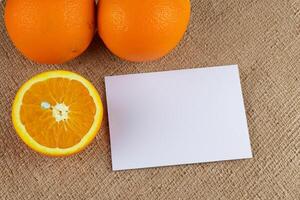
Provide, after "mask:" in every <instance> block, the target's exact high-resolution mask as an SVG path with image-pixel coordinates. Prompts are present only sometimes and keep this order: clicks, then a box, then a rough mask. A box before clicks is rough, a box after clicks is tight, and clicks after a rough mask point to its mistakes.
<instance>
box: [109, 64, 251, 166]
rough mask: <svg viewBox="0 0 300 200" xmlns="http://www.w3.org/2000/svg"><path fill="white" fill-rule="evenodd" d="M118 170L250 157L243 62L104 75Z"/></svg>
mask: <svg viewBox="0 0 300 200" xmlns="http://www.w3.org/2000/svg"><path fill="white" fill-rule="evenodd" d="M105 85H106V95H107V105H108V119H109V130H110V140H111V154H112V168H113V170H124V169H135V168H145V167H157V166H168V165H179V164H188V163H202V162H211V161H221V160H232V159H244V158H251V157H252V152H251V146H250V140H249V134H248V128H247V119H246V114H245V109H244V103H243V96H242V91H241V84H240V79H239V71H238V66H236V65H230V66H221V67H209V68H198V69H187V70H177V71H167V72H155V73H142V74H131V75H121V76H109V77H106V78H105Z"/></svg>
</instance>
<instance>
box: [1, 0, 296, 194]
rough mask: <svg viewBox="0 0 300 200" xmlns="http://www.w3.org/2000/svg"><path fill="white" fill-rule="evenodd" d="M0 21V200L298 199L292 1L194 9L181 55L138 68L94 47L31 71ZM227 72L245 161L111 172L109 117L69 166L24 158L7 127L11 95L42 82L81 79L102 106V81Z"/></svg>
mask: <svg viewBox="0 0 300 200" xmlns="http://www.w3.org/2000/svg"><path fill="white" fill-rule="evenodd" d="M0 12H1V21H0V23H1V24H0V26H1V30H0V31H1V36H0V39H1V43H0V44H1V45H0V47H1V48H0V70H1V72H0V98H1V101H0V124H1V126H0V128H1V129H0V131H1V132H0V198H1V199H19V200H21V199H122V200H126V199H130V200H132V199H172V200H173V199H237V200H243V199H257V200H258V199H260V200H264V199H271V200H275V199H291V200H296V199H300V154H299V151H300V1H299V0H288V1H287V0H277V1H276V0H261V1H257V0H242V1H238V0H237V1H233V0H223V1H218V0H201V1H197V0H194V1H192V16H191V23H190V26H189V29H188V32H187V33H186V35H185V37H184V39H183V41H182V42H181V43H180V45H179V46H178V47H177V48H176V49H175V50H174V51H173V52H172V53H171V54H169V55H168V56H166V57H164V58H163V59H161V60H158V61H155V62H151V63H140V64H136V63H129V62H125V61H122V60H119V59H118V58H116V57H115V56H113V55H112V54H111V53H110V52H109V51H108V50H107V49H105V48H104V46H103V44H102V42H101V41H100V39H99V38H98V37H95V40H94V41H93V43H92V44H91V46H90V47H89V49H88V50H87V51H86V52H85V53H84V54H83V55H82V56H80V57H79V58H77V59H75V60H73V61H71V62H69V63H67V64H64V65H38V64H36V63H33V62H31V61H29V60H27V59H25V58H24V57H22V56H21V55H20V53H19V52H18V51H17V50H16V49H15V48H14V47H13V45H12V43H11V42H10V40H9V38H8V37H7V33H6V30H5V26H4V22H3V3H1V10H0ZM233 63H237V64H238V65H239V67H240V72H241V81H242V87H243V92H244V98H245V106H246V110H247V117H248V123H249V129H250V137H251V142H252V148H253V153H254V158H253V159H250V160H240V161H228V162H218V163H208V164H195V165H185V166H176V167H164V168H153V169H143V170H131V171H121V172H112V170H111V158H110V146H109V136H108V134H109V133H108V124H107V117H106V116H105V119H104V123H103V126H102V129H101V131H100V133H99V135H98V136H97V137H96V139H95V140H94V142H93V143H92V144H91V145H90V146H89V147H88V148H87V149H86V150H85V151H83V152H82V153H80V154H77V155H75V156H72V157H68V158H48V157H44V156H41V155H39V154H37V153H35V152H33V151H31V150H29V149H28V148H27V147H26V146H25V145H24V144H23V143H22V142H21V140H20V139H19V138H18V137H17V135H16V133H15V131H14V130H13V127H12V123H11V118H10V112H11V104H12V100H13V98H14V96H15V94H16V91H17V89H18V88H19V87H20V86H21V84H22V83H24V82H25V81H26V80H28V79H29V78H30V77H32V76H33V75H35V74H37V73H39V72H44V71H47V70H53V69H66V70H72V71H75V72H78V73H80V74H82V75H83V76H85V77H87V78H88V79H89V80H91V82H92V83H93V84H94V85H95V86H96V88H97V89H98V90H99V91H100V93H101V96H102V98H103V100H104V103H106V102H105V93H104V81H103V78H104V76H107V75H115V74H128V73H140V72H150V71H162V70H172V69H183V68H191V67H202V66H213V65H222V64H233ZM154 148H155V147H154ZM158 156H159V155H158Z"/></svg>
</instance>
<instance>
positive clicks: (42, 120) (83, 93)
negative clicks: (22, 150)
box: [12, 71, 103, 156]
mask: <svg viewBox="0 0 300 200" xmlns="http://www.w3.org/2000/svg"><path fill="white" fill-rule="evenodd" d="M102 118H103V106H102V102H101V99H100V96H99V94H98V92H97V90H96V89H95V87H94V86H93V85H92V84H91V83H90V82H89V81H88V80H86V79H85V78H83V77H82V76H80V75H78V74H76V73H73V72H69V71H50V72H45V73H42V74H39V75H37V76H35V77H33V78H32V79H30V80H29V81H27V82H26V83H25V84H24V85H23V86H22V87H21V88H20V90H19V91H18V92H17V95H16V97H15V100H14V103H13V108H12V120H13V124H14V127H15V129H16V132H17V133H18V135H19V136H20V137H21V139H22V140H23V141H24V142H25V143H26V144H27V145H28V146H29V147H30V148H32V149H33V150H35V151H37V152H40V153H42V154H46V155H50V156H65V155H70V154H73V153H76V152H79V151H81V150H82V149H84V148H85V147H86V146H87V145H88V144H89V143H90V142H91V141H92V140H93V139H94V137H95V136H96V134H97V132H98V130H99V129H100V126H101V122H102Z"/></svg>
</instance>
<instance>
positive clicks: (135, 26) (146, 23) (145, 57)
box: [98, 0, 190, 61]
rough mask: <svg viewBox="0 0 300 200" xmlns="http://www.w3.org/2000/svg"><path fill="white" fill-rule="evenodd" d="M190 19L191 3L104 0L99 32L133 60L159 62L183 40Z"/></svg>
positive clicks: (108, 43) (100, 6)
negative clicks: (155, 60)
mask: <svg viewBox="0 0 300 200" xmlns="http://www.w3.org/2000/svg"><path fill="white" fill-rule="evenodd" d="M189 18H190V1H189V0H142V1H141V0H126V1H124V0H101V1H100V2H99V4H98V31H99V35H100V37H101V38H102V40H103V41H104V43H105V45H106V46H107V47H108V48H109V49H110V51H111V52H112V53H114V54H116V55H117V56H119V57H121V58H123V59H126V60H130V61H149V60H154V59H158V58H160V57H162V56H164V55H166V54H167V53H168V52H170V51H171V50H172V49H173V48H175V47H176V45H177V44H178V43H179V41H180V40H181V38H182V36H183V35H184V32H185V31H186V29H187V25H188V22H189Z"/></svg>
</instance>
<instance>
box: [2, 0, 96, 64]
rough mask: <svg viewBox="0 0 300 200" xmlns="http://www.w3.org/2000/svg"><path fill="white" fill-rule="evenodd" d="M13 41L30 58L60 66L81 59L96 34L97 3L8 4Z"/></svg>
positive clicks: (18, 0)
mask: <svg viewBox="0 0 300 200" xmlns="http://www.w3.org/2000/svg"><path fill="white" fill-rule="evenodd" d="M4 20H5V24H6V29H7V32H8V35H9V37H10V38H11V40H12V41H13V43H14V45H15V46H16V48H17V49H19V51H20V52H21V53H22V54H23V55H24V56H25V57H27V58H29V59H31V60H33V61H36V62H38V63H43V64H60V63H64V62H66V61H69V60H71V59H73V58H75V57H77V56H79V55H80V54H81V53H82V52H83V51H85V50H86V48H87V47H88V46H89V44H90V42H91V40H92V38H93V36H94V33H95V2H94V0H8V1H7V2H6V7H5V15H4Z"/></svg>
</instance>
